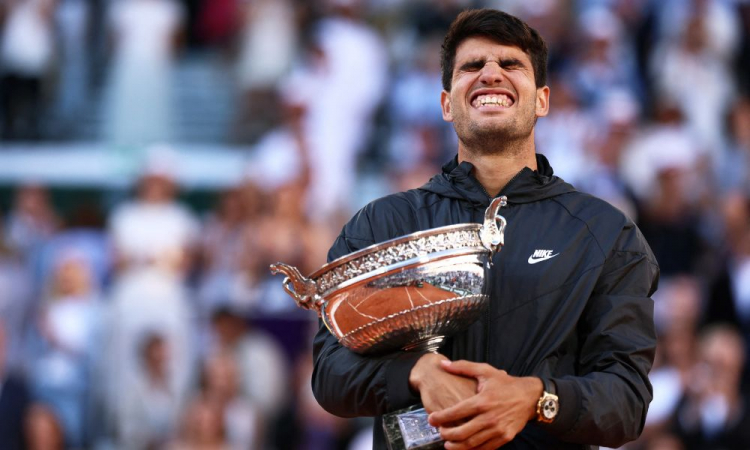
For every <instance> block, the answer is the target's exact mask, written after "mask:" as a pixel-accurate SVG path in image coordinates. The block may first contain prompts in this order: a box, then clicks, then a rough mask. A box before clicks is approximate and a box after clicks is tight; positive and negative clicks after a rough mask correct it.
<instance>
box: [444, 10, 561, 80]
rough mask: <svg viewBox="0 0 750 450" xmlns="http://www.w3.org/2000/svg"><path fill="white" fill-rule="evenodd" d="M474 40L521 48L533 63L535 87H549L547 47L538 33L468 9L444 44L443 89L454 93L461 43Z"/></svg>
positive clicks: (507, 18)
mask: <svg viewBox="0 0 750 450" xmlns="http://www.w3.org/2000/svg"><path fill="white" fill-rule="evenodd" d="M474 36H483V37H486V38H489V39H491V40H493V41H495V42H497V43H498V44H502V45H511V46H514V47H518V48H520V49H521V50H523V52H524V53H526V54H527V55H529V58H530V59H531V64H532V66H533V67H534V79H535V80H536V86H537V87H542V86H545V85H546V84H547V44H546V43H545V42H544V39H542V36H540V35H539V32H538V31H536V30H535V29H533V28H531V27H530V26H529V25H528V24H527V23H526V22H524V21H522V20H521V19H519V18H517V17H515V16H511V15H510V14H508V13H505V12H502V11H498V10H496V9H469V10H466V11H463V12H462V13H461V14H459V15H458V17H456V19H455V20H454V21H453V23H452V24H451V26H450V28H449V29H448V33H447V34H446V35H445V40H443V47H442V51H441V54H440V56H441V60H440V68H441V71H442V81H443V89H445V90H446V91H447V92H450V90H451V79H452V78H453V66H454V65H455V63H456V49H457V48H458V46H459V45H460V44H461V42H463V41H464V40H466V39H468V38H470V37H474Z"/></svg>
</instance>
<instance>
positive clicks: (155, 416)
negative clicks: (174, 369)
mask: <svg viewBox="0 0 750 450" xmlns="http://www.w3.org/2000/svg"><path fill="white" fill-rule="evenodd" d="M139 356H140V360H139V363H140V371H139V373H138V376H137V379H136V380H135V381H134V382H133V385H132V386H131V387H132V390H131V391H129V392H128V394H127V396H125V397H124V402H125V403H124V404H123V406H122V410H121V414H122V415H121V417H120V418H119V419H118V423H117V425H118V428H117V436H118V441H119V448H123V449H143V448H160V447H161V446H162V445H164V444H165V443H166V442H168V441H169V439H170V438H171V437H172V436H174V432H175V431H176V425H177V420H178V414H179V411H180V407H181V406H182V405H181V401H182V399H181V398H180V396H179V395H178V392H176V391H175V389H174V386H173V384H172V382H171V379H172V378H173V377H172V375H171V374H170V373H169V372H170V369H171V366H172V365H171V364H170V359H171V350H170V348H169V343H168V341H167V340H166V339H165V337H164V336H162V335H160V334H158V332H156V333H149V334H146V335H145V336H144V337H143V339H142V342H141V345H140V348H139Z"/></svg>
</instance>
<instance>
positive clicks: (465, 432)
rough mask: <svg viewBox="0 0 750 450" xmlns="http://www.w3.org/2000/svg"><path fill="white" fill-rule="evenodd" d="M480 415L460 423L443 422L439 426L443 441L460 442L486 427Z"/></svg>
mask: <svg viewBox="0 0 750 450" xmlns="http://www.w3.org/2000/svg"><path fill="white" fill-rule="evenodd" d="M481 417H482V416H477V417H473V418H472V419H471V420H468V421H466V422H460V423H451V424H445V425H442V426H441V427H440V436H441V437H442V438H443V440H445V441H453V442H461V441H465V440H467V439H469V438H470V437H471V436H473V435H475V434H477V433H479V432H481V431H482V430H483V429H485V428H487V424H486V423H484V421H483V420H482V419H481Z"/></svg>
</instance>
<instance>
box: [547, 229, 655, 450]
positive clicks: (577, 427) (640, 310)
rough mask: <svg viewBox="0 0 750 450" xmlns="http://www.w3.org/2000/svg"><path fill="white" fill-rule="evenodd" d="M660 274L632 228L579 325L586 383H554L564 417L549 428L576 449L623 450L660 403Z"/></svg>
mask: <svg viewBox="0 0 750 450" xmlns="http://www.w3.org/2000/svg"><path fill="white" fill-rule="evenodd" d="M658 279H659V267H658V265H657V263H656V260H655V258H654V256H653V254H652V253H651V250H650V249H649V247H648V244H646V241H645V239H644V238H643V236H642V235H641V234H640V231H639V230H638V229H637V228H636V227H635V225H633V224H632V223H631V224H630V226H626V228H625V230H623V233H622V234H621V235H620V237H619V238H618V239H617V241H616V243H615V246H614V247H613V250H611V251H610V253H609V255H607V258H606V260H605V262H604V265H603V267H602V271H601V274H600V276H599V278H598V280H597V282H596V287H595V288H594V292H593V293H592V295H591V297H590V298H589V299H588V302H587V305H586V307H585V309H584V312H583V316H582V317H581V320H580V322H579V325H578V335H579V339H580V343H581V345H580V353H579V356H578V376H563V377H559V378H552V380H553V381H554V382H555V385H556V386H557V393H558V396H559V398H560V415H559V416H558V418H557V420H555V422H554V423H552V424H550V425H546V426H545V428H546V429H547V430H548V431H550V432H551V433H552V434H555V435H556V436H558V437H559V438H560V439H562V440H565V441H568V442H577V443H588V444H598V445H604V446H607V447H613V448H614V447H619V446H620V445H622V444H624V443H625V442H628V441H632V440H634V439H636V438H637V437H638V436H639V435H640V433H641V431H642V430H643V425H644V422H645V420H646V412H647V411H648V405H649V403H650V402H651V399H652V388H651V383H650V382H649V379H648V372H649V370H650V369H651V365H652V364H653V360H654V354H655V350H656V332H655V329H654V318H653V310H654V307H653V301H652V300H651V298H650V297H651V295H652V294H653V293H654V292H655V291H656V287H657V284H658Z"/></svg>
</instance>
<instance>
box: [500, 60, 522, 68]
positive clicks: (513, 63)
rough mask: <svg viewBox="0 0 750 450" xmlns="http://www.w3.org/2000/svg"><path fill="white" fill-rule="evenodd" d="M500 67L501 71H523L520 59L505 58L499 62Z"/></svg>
mask: <svg viewBox="0 0 750 450" xmlns="http://www.w3.org/2000/svg"><path fill="white" fill-rule="evenodd" d="M500 67H502V68H503V69H523V68H524V67H525V66H524V64H523V62H521V60H520V59H516V58H507V59H503V60H501V61H500Z"/></svg>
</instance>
